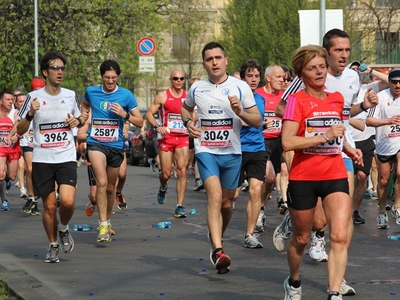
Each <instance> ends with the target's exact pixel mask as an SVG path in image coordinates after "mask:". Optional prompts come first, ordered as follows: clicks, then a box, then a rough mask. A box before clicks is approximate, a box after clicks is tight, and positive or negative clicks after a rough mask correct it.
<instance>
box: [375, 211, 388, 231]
mask: <svg viewBox="0 0 400 300" xmlns="http://www.w3.org/2000/svg"><path fill="white" fill-rule="evenodd" d="M376 227H377V228H378V229H387V228H389V220H388V216H387V214H386V213H385V212H380V213H379V215H378V217H377V218H376Z"/></svg>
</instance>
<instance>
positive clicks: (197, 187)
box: [193, 179, 204, 192]
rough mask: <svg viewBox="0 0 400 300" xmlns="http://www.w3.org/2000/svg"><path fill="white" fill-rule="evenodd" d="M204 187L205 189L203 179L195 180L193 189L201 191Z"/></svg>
mask: <svg viewBox="0 0 400 300" xmlns="http://www.w3.org/2000/svg"><path fill="white" fill-rule="evenodd" d="M203 189H204V184H203V181H201V179H196V180H195V182H194V186H193V191H195V192H199V191H200V190H203Z"/></svg>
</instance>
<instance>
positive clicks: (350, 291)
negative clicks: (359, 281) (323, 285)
mask: <svg viewBox="0 0 400 300" xmlns="http://www.w3.org/2000/svg"><path fill="white" fill-rule="evenodd" d="M326 292H327V293H329V285H328V287H327V289H326ZM339 293H340V294H341V295H342V296H352V295H355V294H356V290H355V289H354V288H352V287H351V286H349V285H348V284H347V282H346V280H345V279H344V278H343V281H342V284H341V285H340V290H339Z"/></svg>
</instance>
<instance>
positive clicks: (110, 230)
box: [107, 224, 115, 235]
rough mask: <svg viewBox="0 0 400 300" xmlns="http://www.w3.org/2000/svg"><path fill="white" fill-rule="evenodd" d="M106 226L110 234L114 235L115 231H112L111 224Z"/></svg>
mask: <svg viewBox="0 0 400 300" xmlns="http://www.w3.org/2000/svg"><path fill="white" fill-rule="evenodd" d="M107 228H108V231H109V232H110V234H111V235H115V231H114V229H112V227H111V224H108V225H107Z"/></svg>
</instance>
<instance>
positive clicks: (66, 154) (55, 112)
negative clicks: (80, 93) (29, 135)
mask: <svg viewBox="0 0 400 300" xmlns="http://www.w3.org/2000/svg"><path fill="white" fill-rule="evenodd" d="M34 98H37V100H38V101H39V103H40V108H39V110H38V111H36V114H35V116H34V118H33V120H32V122H31V123H32V127H33V147H34V151H33V158H32V161H33V162H40V163H63V162H70V161H75V160H76V150H75V142H74V136H73V133H72V129H71V128H70V127H69V125H68V124H65V121H66V120H67V118H68V114H71V115H72V116H74V117H75V118H77V117H79V116H80V115H81V112H80V108H79V102H78V99H77V97H76V95H75V92H74V91H71V90H68V89H65V88H61V91H60V93H59V94H58V95H57V96H52V95H49V94H48V93H47V92H46V91H45V89H44V88H41V89H39V90H36V91H33V92H30V93H29V94H28V95H27V98H26V101H25V102H24V104H23V106H22V108H21V110H20V112H19V114H18V117H19V118H20V119H22V118H25V116H26V114H27V113H28V111H29V110H30V107H31V102H32V100H33V99H34Z"/></svg>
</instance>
